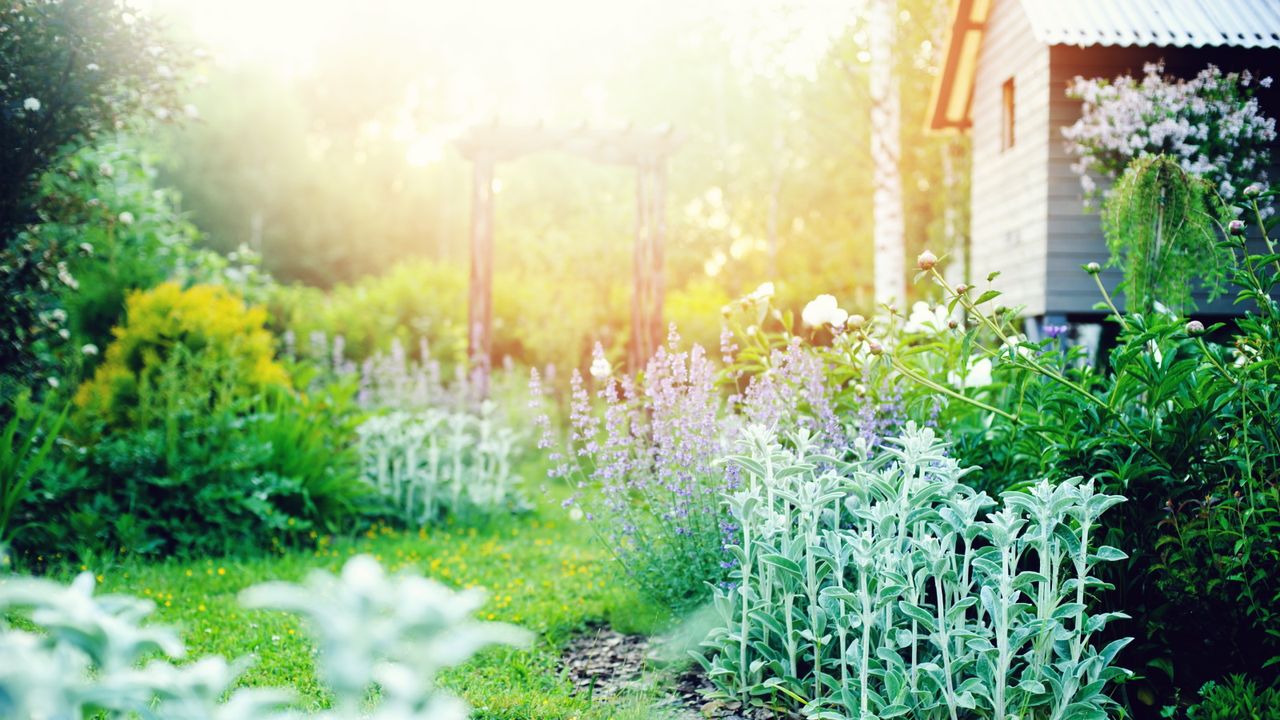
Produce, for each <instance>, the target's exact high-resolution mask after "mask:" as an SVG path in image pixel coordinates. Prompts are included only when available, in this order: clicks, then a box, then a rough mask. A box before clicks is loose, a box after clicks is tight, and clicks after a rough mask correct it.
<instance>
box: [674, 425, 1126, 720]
mask: <svg viewBox="0 0 1280 720" xmlns="http://www.w3.org/2000/svg"><path fill="white" fill-rule="evenodd" d="M792 445H793V448H794V449H792V450H787V449H784V448H783V447H782V446H781V445H780V444H779V443H778V442H777V441H776V439H775V437H774V435H773V433H772V432H771V431H769V430H767V429H764V428H761V427H758V426H757V427H753V428H750V429H749V430H748V431H747V433H746V434H745V436H744V439H743V441H742V447H743V449H744V451H745V453H744V454H743V455H740V456H734V457H731V458H729V460H728V461H729V462H732V463H734V464H736V465H738V466H739V467H741V468H742V471H743V489H742V490H740V491H738V492H734V493H732V494H730V495H729V497H728V500H727V501H728V504H729V507H730V509H731V511H732V512H733V515H734V517H735V518H736V519H737V521H738V522H739V524H740V526H741V542H740V544H738V545H736V546H734V547H733V548H732V551H733V553H734V555H735V558H736V561H737V569H736V570H735V572H734V576H733V584H732V586H731V588H730V589H727V590H721V591H718V592H717V595H716V599H715V608H716V610H717V612H718V613H719V616H720V619H721V621H722V623H723V624H722V625H720V626H718V627H717V628H715V629H714V630H713V631H712V632H711V633H710V635H709V636H708V638H707V639H706V641H705V642H704V644H703V653H702V654H700V655H698V658H699V660H700V661H701V662H702V664H703V665H704V667H705V668H706V670H707V672H708V676H709V677H710V678H711V680H712V681H713V682H714V683H715V684H716V686H717V688H718V690H719V693H720V694H721V695H722V696H724V697H727V698H735V699H738V700H740V701H742V702H744V703H757V704H768V705H771V706H777V705H783V706H790V707H792V708H793V709H799V710H800V711H801V712H802V713H803V714H804V715H805V716H806V717H813V718H832V719H836V718H851V717H852V718H873V717H874V718H891V717H904V718H905V717H909V718H914V719H916V720H932V719H934V718H936V719H938V720H941V719H943V718H948V719H949V720H957V718H961V717H964V718H993V719H998V720H1007V719H1008V718H1013V717H1017V718H1046V719H1047V718H1053V719H1054V720H1057V719H1061V718H1096V719H1097V720H1105V718H1107V717H1108V710H1114V707H1115V703H1114V702H1113V701H1112V700H1111V699H1110V698H1108V697H1107V696H1106V695H1105V694H1103V691H1104V689H1105V688H1106V685H1107V683H1108V682H1110V681H1112V680H1114V679H1116V678H1119V677H1122V676H1125V675H1126V674H1127V673H1126V671H1124V670H1121V669H1119V668H1117V667H1114V666H1113V665H1112V661H1113V660H1114V659H1115V656H1116V654H1117V653H1118V652H1119V651H1120V649H1121V648H1123V647H1124V645H1125V644H1126V643H1127V642H1128V640H1127V639H1124V640H1116V641H1114V642H1111V643H1110V644H1108V645H1106V646H1105V647H1103V648H1101V649H1098V648H1096V647H1095V646H1094V644H1093V643H1092V642H1091V639H1092V638H1093V637H1094V636H1095V635H1096V634H1097V633H1099V632H1100V631H1101V630H1102V629H1103V628H1104V627H1105V626H1106V625H1107V623H1108V622H1109V621H1110V620H1112V619H1113V618H1115V617H1117V616H1116V615H1115V614H1093V613H1091V612H1090V611H1089V609H1088V601H1089V592H1090V590H1091V589H1093V588H1097V587H1100V586H1101V585H1102V583H1101V582H1100V581H1098V580H1097V579H1096V578H1095V577H1094V576H1093V569H1094V567H1095V566H1096V565H1097V564H1098V563H1100V562H1107V561H1114V560H1120V559H1122V558H1124V557H1125V555H1124V553H1122V552H1121V551H1119V550H1117V549H1115V548H1112V547H1100V548H1098V549H1096V550H1093V549H1091V548H1090V543H1091V541H1092V540H1093V539H1094V535H1095V534H1096V533H1097V532H1099V528H1098V517H1099V516H1100V515H1101V514H1102V513H1103V512H1104V511H1105V510H1107V509H1108V508H1110V507H1111V506H1113V505H1115V504H1116V503H1119V502H1121V501H1122V498H1120V497H1118V496H1114V495H1101V494H1097V493H1095V492H1094V489H1093V484H1092V482H1084V483H1082V482H1079V481H1078V480H1071V481H1067V482H1063V483H1061V484H1059V485H1056V486H1055V485H1051V484H1049V483H1048V482H1041V483H1039V484H1037V485H1035V486H1033V487H1032V488H1031V489H1030V490H1029V491H1027V492H1008V493H1005V494H1004V495H1003V499H1004V508H1003V509H1001V510H999V511H998V512H990V509H991V508H993V507H994V506H995V505H996V503H995V501H993V500H992V499H991V498H990V497H988V496H987V495H986V494H984V493H976V492H974V491H973V490H971V489H970V488H968V487H966V486H965V485H963V484H961V483H960V482H959V480H960V478H961V476H962V475H964V471H963V470H961V469H960V467H959V466H958V465H957V463H956V462H955V461H954V460H953V459H951V458H949V457H947V455H946V453H945V449H946V446H945V445H944V444H943V443H942V442H940V441H939V440H938V439H937V438H936V437H935V435H934V433H933V431H932V430H929V429H922V428H918V427H916V426H915V425H914V424H909V425H908V426H907V429H906V431H905V434H904V435H903V436H902V437H900V438H898V439H891V440H889V441H888V442H887V443H886V444H885V445H884V446H883V449H882V450H881V451H880V452H878V453H877V455H876V456H875V457H874V458H871V457H869V456H868V452H867V445H866V443H859V445H858V447H857V448H856V449H855V453H854V454H855V456H856V458H857V459H856V460H855V461H854V462H853V463H851V464H850V463H844V462H841V461H838V460H836V459H834V458H830V457H824V456H822V455H819V454H817V453H815V452H814V449H813V448H814V445H813V444H812V441H811V440H810V439H809V438H808V437H807V436H804V435H800V436H797V437H796V438H795V439H794V442H793V443H792Z"/></svg>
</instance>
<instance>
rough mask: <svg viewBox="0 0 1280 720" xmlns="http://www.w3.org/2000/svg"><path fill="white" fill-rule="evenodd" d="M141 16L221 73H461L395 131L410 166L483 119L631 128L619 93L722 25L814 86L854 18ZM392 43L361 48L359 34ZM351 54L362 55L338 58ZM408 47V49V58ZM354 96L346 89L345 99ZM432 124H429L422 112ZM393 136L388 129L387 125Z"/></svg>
mask: <svg viewBox="0 0 1280 720" xmlns="http://www.w3.org/2000/svg"><path fill="white" fill-rule="evenodd" d="M134 4H135V5H136V6H137V7H138V8H139V10H140V11H142V12H151V13H156V14H159V15H162V16H164V17H166V18H167V19H168V20H169V21H170V22H172V23H173V24H174V25H176V26H178V27H180V28H188V29H189V32H190V33H192V34H193V35H194V41H195V42H196V43H198V44H200V45H202V46H204V47H206V48H207V49H208V50H209V52H210V54H211V55H212V57H213V58H214V60H215V61H216V62H217V63H219V64H221V65H224V66H226V65H229V66H240V65H252V66H258V67H261V66H266V67H268V68H271V69H273V70H274V71H275V72H277V73H280V74H281V75H284V76H299V75H307V74H308V73H311V72H313V71H314V70H315V69H316V68H317V66H320V65H322V64H325V63H334V62H339V63H341V62H348V61H350V62H352V64H360V65H365V66H367V67H360V68H353V71H352V75H351V77H352V82H353V83H363V82H369V81H372V82H377V78H379V77H381V76H382V75H385V74H386V73H387V68H385V67H381V66H379V64H378V63H379V62H381V61H382V59H383V58H382V55H383V54H386V55H392V54H395V55H396V56H397V57H405V56H408V57H419V58H421V60H422V63H421V65H422V67H432V68H437V69H438V68H440V67H442V66H443V67H445V68H447V76H444V77H440V76H435V77H420V78H418V81H419V82H418V85H417V88H418V89H417V91H416V92H415V93H413V94H412V95H411V96H410V97H406V98H404V103H405V109H406V112H405V113H404V115H405V117H402V118H400V119H398V120H397V121H396V127H395V128H394V130H392V134H393V136H395V137H399V138H402V139H403V140H404V144H405V147H406V160H407V161H408V162H409V163H410V164H413V165H423V164H428V163H431V162H434V161H435V160H437V159H438V158H439V157H440V156H441V153H442V148H443V146H444V145H445V144H446V143H447V141H448V137H449V135H450V134H451V133H456V131H457V130H458V129H460V128H463V127H465V126H466V125H468V124H470V123H474V122H477V121H482V120H489V119H494V118H499V119H502V120H505V121H510V122H540V121H541V122H562V123H568V124H573V123H577V122H584V121H585V122H589V123H594V124H611V123H612V124H621V123H622V122H624V121H625V120H626V119H627V118H625V117H622V116H621V115H620V114H617V113H615V112H613V111H611V108H610V100H611V97H610V91H609V88H610V87H611V85H610V83H611V82H612V81H615V80H616V78H617V77H619V76H622V77H626V76H627V75H628V73H629V72H630V71H631V69H632V66H633V65H634V64H635V63H638V62H642V61H643V52H644V50H645V49H646V48H652V47H653V46H655V45H657V44H659V43H665V44H668V45H670V44H672V43H676V44H679V43H685V44H689V43H692V44H694V45H696V44H697V43H699V42H702V41H704V40H705V38H703V37H702V36H701V35H700V33H703V32H706V30H705V28H707V27H718V28H721V33H722V36H723V37H722V39H723V40H725V41H727V42H728V43H730V44H731V47H732V48H733V49H734V50H733V61H734V63H735V65H736V66H738V67H741V68H742V70H743V71H744V72H754V73H759V74H762V75H770V76H772V75H777V74H784V75H797V76H809V75H811V74H812V73H813V72H814V68H815V66H816V64H817V62H818V60H819V59H820V58H821V56H822V55H823V54H824V53H825V52H826V49H827V47H828V46H829V44H830V43H831V42H832V40H833V38H834V37H835V36H836V35H837V34H838V33H839V32H840V31H841V29H842V28H843V27H846V26H847V23H849V22H851V18H852V16H853V9H852V8H851V7H850V6H851V5H852V4H851V3H848V2H834V1H832V0H699V1H694V2H689V1H687V0H618V1H614V2H600V1H599V0H542V1H540V2H528V1H527V0H472V1H470V2H465V3H459V2H451V1H450V2H445V1H442V0H428V1H426V2H424V1H422V0H369V1H367V2H362V3H358V4H353V3H351V2H348V1H346V0H266V1H263V0H218V1H217V2H211V1H209V0H135V3H134ZM359 37H367V38H378V41H377V42H376V43H373V44H371V45H370V46H369V47H367V48H366V47H364V46H358V47H357V48H356V49H355V50H351V49H350V42H351V39H352V38H359ZM335 48H345V49H346V52H347V53H349V54H352V56H351V57H348V56H345V55H342V56H335V52H340V51H335ZM406 50H408V52H406ZM342 91H343V89H342V88H335V89H334V94H335V95H340V94H341V93H342ZM424 109H425V114H429V115H430V116H431V123H430V124H431V125H432V127H422V128H420V127H417V123H418V122H419V120H420V118H421V116H422V115H423V114H424V112H423V111H424ZM383 130H386V128H383Z"/></svg>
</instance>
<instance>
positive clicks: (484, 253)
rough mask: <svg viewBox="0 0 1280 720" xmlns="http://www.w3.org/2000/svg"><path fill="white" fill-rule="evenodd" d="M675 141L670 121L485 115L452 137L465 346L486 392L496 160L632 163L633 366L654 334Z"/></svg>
mask: <svg viewBox="0 0 1280 720" xmlns="http://www.w3.org/2000/svg"><path fill="white" fill-rule="evenodd" d="M680 143H681V139H680V137H679V136H678V135H677V133H676V132H675V131H674V130H673V129H672V128H671V127H670V126H663V127H659V128H656V129H653V130H635V129H633V128H631V127H629V126H628V127H625V128H622V129H598V128H590V127H587V126H585V125H580V126H578V127H575V128H569V129H553V128H547V127H544V126H542V125H540V124H539V125H505V124H499V123H497V122H492V123H489V124H485V125H476V126H473V127H472V128H470V129H469V130H468V131H467V132H466V133H464V134H463V135H462V137H460V138H458V140H457V141H456V142H455V144H456V145H457V147H458V149H459V150H460V151H461V152H462V154H463V156H464V157H466V158H467V159H468V160H470V161H471V164H472V183H471V285H470V297H469V305H468V308H467V325H468V334H467V339H468V351H469V353H470V355H471V358H472V362H474V363H476V364H477V369H478V370H479V375H480V382H481V391H482V392H485V393H487V391H488V378H489V370H490V367H489V365H490V362H491V361H492V352H493V179H494V168H495V167H496V166H497V164H498V163H500V162H508V161H511V160H516V159H519V158H521V157H523V156H525V155H530V154H533V153H538V152H543V151H548V150H555V151H560V152H567V153H570V154H573V155H578V156H580V157H584V158H587V159H588V160H593V161H595V162H600V163H607V164H613V165H628V166H632V167H634V168H635V169H636V229H635V232H636V238H635V247H634V252H633V257H634V269H633V271H634V280H633V282H634V288H633V292H632V296H631V343H630V346H629V347H628V353H627V356H628V361H629V363H630V366H631V368H633V369H635V368H639V367H641V366H642V365H643V364H644V363H645V362H646V361H648V359H649V357H651V356H652V355H653V353H654V352H655V351H657V349H658V344H659V343H660V342H662V337H663V327H662V296H663V276H662V262H663V260H662V257H663V241H664V239H665V236H666V229H667V228H666V213H665V207H666V192H667V158H668V157H670V156H671V154H672V153H673V152H675V150H676V148H678V147H679V145H680Z"/></svg>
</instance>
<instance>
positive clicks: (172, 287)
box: [76, 282, 289, 426]
mask: <svg viewBox="0 0 1280 720" xmlns="http://www.w3.org/2000/svg"><path fill="white" fill-rule="evenodd" d="M266 319H267V316H266V311H265V310H263V309H262V308H259V307H246V306H245V304H244V301H243V300H241V299H240V298H239V297H238V296H237V295H236V294H235V293H233V292H231V291H230V290H228V289H226V288H224V287H221V286H216V285H196V286H193V287H190V288H187V289H183V288H182V287H180V286H179V285H178V284H177V283H172V282H168V283H164V284H162V285H159V286H157V287H155V288H152V289H150V290H140V291H135V292H132V293H130V294H129V296H128V298H127V299H126V302H125V324H124V326H123V327H117V328H114V329H113V330H112V334H113V335H115V340H114V341H113V342H112V343H111V345H110V346H109V347H108V348H107V352H106V355H105V357H104V359H103V363H102V365H101V366H99V367H98V369H97V370H96V371H95V372H94V375H93V377H92V378H91V379H89V380H87V381H85V382H84V383H83V384H82V385H81V386H80V388H79V390H78V391H77V393H76V403H77V405H78V406H79V407H80V408H81V409H82V411H84V412H85V413H87V414H90V415H92V416H94V417H96V418H99V419H101V420H104V421H105V422H106V423H107V424H108V425H116V426H119V425H131V424H136V423H138V422H139V417H138V410H139V404H140V402H141V401H142V400H143V399H144V396H145V395H146V394H147V393H148V392H149V391H154V390H155V389H156V388H159V387H161V386H162V385H163V387H164V388H166V391H167V392H170V393H172V392H175V391H176V392H181V393H182V394H183V395H185V396H187V397H189V398H190V397H194V398H199V399H200V402H203V403H209V404H211V405H212V404H217V403H220V402H225V401H229V400H233V399H235V398H239V397H251V396H253V395H256V394H258V393H260V392H262V391H264V390H266V389H267V388H270V387H288V385H289V378H288V375H287V373H286V372H285V369H284V368H283V367H282V366H280V365H279V364H278V363H276V362H275V361H274V359H273V355H274V342H273V339H272V336H271V333H270V332H268V331H267V330H266V328H265V327H264V326H263V325H264V323H265V322H266ZM165 373H168V375H169V376H170V377H168V378H163V377H162V375H164V374H165ZM175 374H177V375H180V377H176V378H175V377H172V376H173V375H175ZM165 380H167V382H164V381H165Z"/></svg>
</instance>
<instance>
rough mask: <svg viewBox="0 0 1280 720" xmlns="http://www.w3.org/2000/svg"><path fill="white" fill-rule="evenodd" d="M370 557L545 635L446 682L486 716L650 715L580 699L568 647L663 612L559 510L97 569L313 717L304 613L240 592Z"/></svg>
mask: <svg viewBox="0 0 1280 720" xmlns="http://www.w3.org/2000/svg"><path fill="white" fill-rule="evenodd" d="M360 553H368V554H371V555H373V556H374V557H376V558H377V559H378V560H380V561H381V562H382V563H383V565H384V566H385V567H387V568H388V569H389V570H392V571H395V570H401V569H409V570H412V571H415V572H420V573H422V574H424V575H427V576H429V577H433V578H436V579H438V580H440V581H442V582H444V583H446V584H448V585H450V586H452V587H457V588H462V587H472V586H479V587H483V588H486V589H487V590H488V592H489V601H488V603H487V605H486V606H485V608H484V609H483V610H482V611H481V612H480V618H481V619H485V620H502V621H506V622H511V623H515V624H517V625H520V626H522V627H525V628H528V629H530V630H533V631H535V632H536V633H538V640H537V642H536V643H535V645H534V646H533V647H532V648H530V649H527V650H513V649H507V648H495V649H490V650H487V651H485V652H483V653H482V654H481V655H480V656H478V657H477V658H475V659H474V660H472V661H471V662H469V663H468V664H466V665H465V666H462V667H460V668H457V669H454V670H451V671H449V672H448V673H446V674H445V676H444V677H443V679H442V682H443V684H444V685H446V686H448V687H450V688H452V689H453V690H454V691H455V692H457V693H459V694H460V695H462V696H463V697H465V698H466V699H467V700H468V701H469V702H470V703H471V704H472V705H473V706H474V708H475V712H474V713H473V717H475V718H582V719H584V720H585V719H587V718H606V717H609V718H613V717H626V716H638V717H646V716H647V714H646V713H645V712H644V709H643V708H645V707H646V706H647V705H648V703H647V702H646V698H645V697H635V698H629V699H626V700H624V701H619V702H618V703H615V704H613V705H610V706H601V704H600V703H593V702H592V701H591V699H590V698H587V697H582V696H578V695H574V694H573V690H572V686H571V684H570V683H569V681H568V680H567V679H566V678H565V677H563V676H562V674H561V672H560V670H559V668H558V666H557V658H558V654H559V650H560V648H561V647H562V645H563V643H564V642H565V641H566V640H567V639H568V638H569V637H570V636H571V635H572V634H573V633H574V632H576V631H578V630H580V629H582V628H583V627H585V626H586V625H588V624H589V623H592V622H598V621H605V622H609V623H610V624H612V625H614V627H616V628H618V629H620V630H623V631H629V632H631V631H634V632H646V631H652V630H653V629H655V628H656V627H657V626H658V624H659V623H660V619H659V618H660V617H661V614H660V613H659V612H658V611H656V610H655V609H654V608H653V607H652V606H650V605H648V604H646V603H645V602H643V601H642V600H641V599H640V598H639V597H638V596H637V595H636V594H635V593H634V591H633V590H632V589H631V588H630V587H629V585H628V584H627V583H626V582H625V581H624V580H622V579H620V578H619V577H617V575H616V574H615V572H614V567H613V562H612V560H611V558H610V557H609V555H608V552H607V550H606V549H605V548H603V547H602V546H601V545H600V543H598V542H597V541H596V540H595V538H594V537H593V535H592V532H591V529H590V528H589V527H587V526H585V524H584V523H575V522H573V521H571V520H569V519H568V518H567V517H565V515H564V513H563V511H561V510H560V508H559V507H558V505H557V504H556V503H555V502H554V501H553V500H551V499H544V500H543V501H542V502H540V503H539V507H538V509H537V510H536V511H535V512H532V513H528V514H525V515H521V516H515V517H503V518H499V519H495V520H491V521H489V522H485V523H480V524H474V525H459V524H454V523H446V524H444V525H441V526H439V527H436V528H428V529H425V530H422V531H400V530H396V529H392V528H389V527H376V528H374V529H371V530H369V531H368V532H366V533H364V534H363V535H361V536H359V537H356V538H337V539H332V540H330V539H325V538H322V539H321V541H320V544H319V547H318V548H317V549H315V550H314V551H309V552H300V551H299V552H289V553H287V554H285V555H283V556H272V557H262V558H256V559H241V560H236V559H214V560H200V561H191V562H178V561H169V562H160V563H143V562H137V563H132V562H130V563H125V564H122V565H118V566H114V567H109V568H88V569H90V570H92V571H93V572H94V573H95V574H96V575H97V577H98V580H99V582H100V584H101V589H100V591H101V592H109V593H127V594H131V595H138V596H142V597H147V598H150V599H152V600H154V601H155V602H156V604H157V606H158V611H157V618H156V621H157V622H162V623H166V624H170V625H174V626H176V627H178V628H179V630H180V632H181V634H182V637H183V638H184V640H185V641H186V643H187V647H188V650H189V655H190V656H191V657H198V656H202V655H207V654H215V653H216V654H221V655H224V656H226V657H228V658H236V657H244V656H251V657H253V658H254V659H255V661H254V663H253V665H252V666H251V667H250V668H249V670H248V671H247V672H246V673H245V674H244V676H243V677H242V680H241V684H242V685H245V686H279V687H289V688H293V689H294V690H295V691H296V692H297V694H298V696H299V700H300V703H301V706H302V707H303V708H307V709H315V708H319V707H323V706H324V705H325V703H326V702H327V699H326V695H325V691H324V689H323V688H322V687H320V685H319V684H318V682H317V680H316V677H315V673H314V665H313V662H312V654H313V652H314V651H313V648H312V645H311V643H310V642H309V641H308V640H307V639H306V637H305V636H304V630H303V628H302V627H301V625H300V623H299V622H298V621H297V620H296V619H295V618H293V617H292V616H289V615H286V614H283V613H276V612H266V611H248V610H245V609H244V608H242V607H240V605H239V604H238V602H237V594H238V593H239V592H240V591H241V590H243V589H245V588H246V587H249V586H250V585H253V584H256V583H259V582H263V581H266V580H277V579H278V580H298V579H300V578H302V577H303V576H304V575H305V574H306V573H307V571H308V570H310V569H312V568H327V569H329V570H333V571H336V570H338V569H339V568H340V567H341V565H342V564H343V563H344V562H345V561H346V559H347V558H348V557H350V556H352V555H356V554H360Z"/></svg>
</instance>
